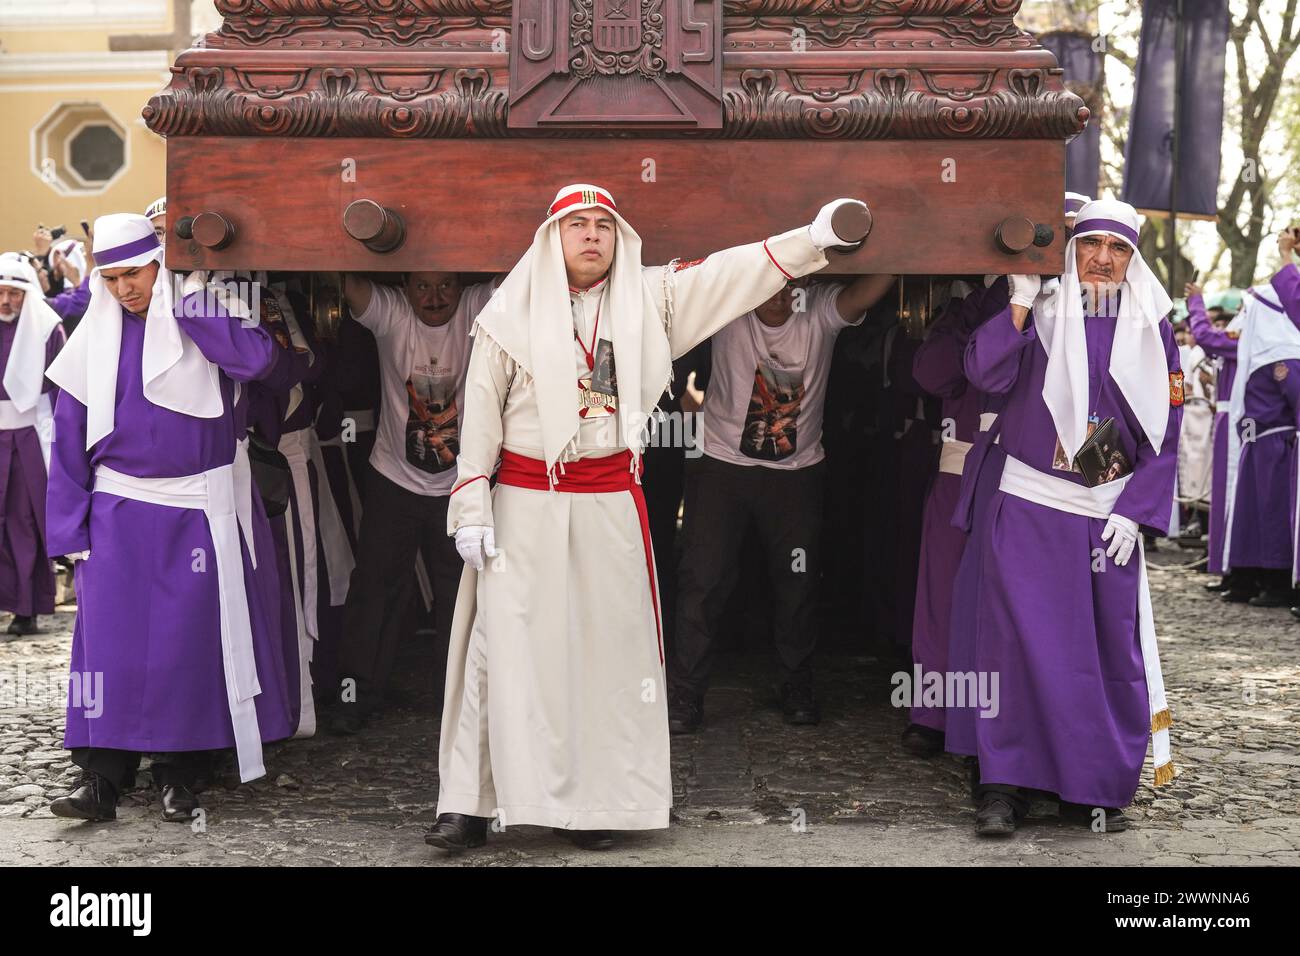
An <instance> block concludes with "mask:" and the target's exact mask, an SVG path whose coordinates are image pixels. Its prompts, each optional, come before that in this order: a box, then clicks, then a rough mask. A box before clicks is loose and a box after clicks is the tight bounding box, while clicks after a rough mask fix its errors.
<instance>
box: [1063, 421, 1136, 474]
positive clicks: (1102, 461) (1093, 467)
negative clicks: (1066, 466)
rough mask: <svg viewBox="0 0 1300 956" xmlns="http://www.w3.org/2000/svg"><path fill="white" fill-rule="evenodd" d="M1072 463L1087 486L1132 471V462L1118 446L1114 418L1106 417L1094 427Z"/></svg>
mask: <svg viewBox="0 0 1300 956" xmlns="http://www.w3.org/2000/svg"><path fill="white" fill-rule="evenodd" d="M1074 464H1075V467H1076V468H1078V469H1079V472H1080V473H1081V474H1082V475H1083V480H1084V482H1085V483H1086V484H1087V485H1088V487H1089V488H1095V487H1096V486H1097V485H1104V484H1106V483H1107V482H1109V481H1117V480H1118V479H1120V478H1123V477H1124V476H1125V475H1129V474H1132V473H1133V463H1132V462H1131V461H1129V460H1128V456H1127V455H1125V454H1124V451H1123V449H1121V448H1120V444H1119V432H1118V430H1117V429H1116V428H1115V419H1113V418H1108V419H1106V420H1105V421H1104V422H1102V423H1101V424H1100V425H1098V426H1097V427H1096V429H1095V430H1094V431H1093V433H1092V434H1091V435H1089V436H1088V440H1087V441H1085V442H1084V443H1083V447H1081V448H1080V449H1079V453H1078V454H1077V455H1075V456H1074Z"/></svg>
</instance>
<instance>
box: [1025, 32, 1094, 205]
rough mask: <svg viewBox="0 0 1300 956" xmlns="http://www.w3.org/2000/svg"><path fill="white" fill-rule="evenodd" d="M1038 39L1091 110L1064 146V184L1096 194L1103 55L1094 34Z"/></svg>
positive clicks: (1055, 34)
mask: <svg viewBox="0 0 1300 956" xmlns="http://www.w3.org/2000/svg"><path fill="white" fill-rule="evenodd" d="M1038 42H1039V43H1041V44H1042V45H1043V46H1045V47H1047V49H1049V50H1051V51H1052V53H1054V54H1055V55H1056V62H1057V63H1059V64H1060V65H1061V69H1062V70H1064V71H1065V85H1066V87H1067V88H1068V89H1069V90H1070V92H1072V93H1074V94H1076V95H1077V96H1079V97H1080V98H1081V99H1082V100H1083V102H1084V103H1085V104H1087V106H1088V109H1089V110H1090V111H1091V112H1092V116H1091V118H1090V119H1089V120H1088V127H1087V129H1085V130H1084V131H1083V132H1082V133H1080V134H1079V135H1078V136H1076V137H1075V138H1074V139H1072V140H1071V141H1070V144H1069V145H1068V146H1067V147H1066V148H1065V188H1066V190H1067V191H1068V192H1074V193H1083V194H1084V195H1085V196H1092V197H1093V198H1096V196H1097V193H1098V190H1099V187H1100V183H1101V106H1102V97H1101V89H1102V81H1103V76H1104V74H1103V70H1104V63H1105V57H1104V56H1103V55H1102V54H1101V53H1099V52H1098V51H1097V49H1095V47H1096V45H1097V43H1098V42H1099V41H1098V40H1097V38H1095V37H1092V36H1089V35H1088V34H1086V33H1073V32H1067V31H1054V32H1052V33H1044V34H1042V35H1041V36H1040V37H1039V38H1038Z"/></svg>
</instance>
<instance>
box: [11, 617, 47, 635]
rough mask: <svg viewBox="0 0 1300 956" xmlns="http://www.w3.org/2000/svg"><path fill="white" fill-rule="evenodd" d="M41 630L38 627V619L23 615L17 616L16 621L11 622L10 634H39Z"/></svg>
mask: <svg viewBox="0 0 1300 956" xmlns="http://www.w3.org/2000/svg"><path fill="white" fill-rule="evenodd" d="M40 632H41V629H40V628H39V627H37V626H36V618H35V617H34V616H32V617H24V616H23V615H21V614H15V615H14V619H13V620H12V621H10V622H9V628H8V633H10V634H39V633H40Z"/></svg>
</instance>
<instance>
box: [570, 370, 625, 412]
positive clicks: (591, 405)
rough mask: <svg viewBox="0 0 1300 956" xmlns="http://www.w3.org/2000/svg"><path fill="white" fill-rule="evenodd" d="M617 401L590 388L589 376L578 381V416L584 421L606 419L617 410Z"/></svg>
mask: <svg viewBox="0 0 1300 956" xmlns="http://www.w3.org/2000/svg"><path fill="white" fill-rule="evenodd" d="M617 403H618V399H617V398H615V397H614V396H613V395H607V394H605V393H604V392H598V391H596V390H595V389H594V388H592V386H591V376H590V375H586V376H584V377H582V378H580V379H578V416H579V417H580V418H584V419H591V418H608V417H609V416H610V415H613V414H614V412H615V411H616V410H617V407H616V406H617Z"/></svg>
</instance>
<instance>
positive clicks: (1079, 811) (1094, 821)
mask: <svg viewBox="0 0 1300 956" xmlns="http://www.w3.org/2000/svg"><path fill="white" fill-rule="evenodd" d="M1098 810H1105V811H1106V818H1105V819H1106V822H1105V823H1104V824H1102V822H1101V817H1100V816H1098V814H1097V811H1098ZM1061 819H1062V820H1064V821H1065V822H1067V823H1075V824H1078V825H1080V826H1085V827H1087V828H1088V829H1090V830H1093V829H1095V832H1097V833H1122V832H1123V831H1125V830H1127V829H1128V823H1129V821H1128V817H1127V816H1126V815H1125V814H1124V811H1123V810H1119V809H1116V808H1115V807H1090V806H1088V805H1087V804H1083V803H1067V802H1066V801H1064V800H1062V801H1061Z"/></svg>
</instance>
